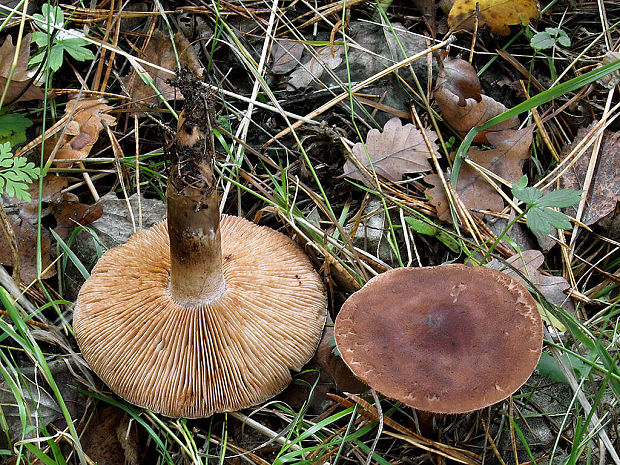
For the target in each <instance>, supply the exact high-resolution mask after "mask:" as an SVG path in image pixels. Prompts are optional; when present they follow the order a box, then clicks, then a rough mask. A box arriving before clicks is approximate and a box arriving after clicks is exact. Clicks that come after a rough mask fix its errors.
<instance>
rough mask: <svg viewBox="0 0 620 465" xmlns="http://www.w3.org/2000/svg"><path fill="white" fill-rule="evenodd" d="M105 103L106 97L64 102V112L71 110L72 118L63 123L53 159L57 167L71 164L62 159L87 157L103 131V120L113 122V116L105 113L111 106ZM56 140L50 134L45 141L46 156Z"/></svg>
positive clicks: (114, 122) (111, 124) (110, 124)
mask: <svg viewBox="0 0 620 465" xmlns="http://www.w3.org/2000/svg"><path fill="white" fill-rule="evenodd" d="M106 103H107V101H106V100H99V99H82V100H79V101H76V100H75V99H73V100H70V101H69V102H67V107H66V109H65V115H70V114H71V113H72V112H73V117H72V119H71V120H69V121H68V122H67V123H66V130H65V134H64V136H63V141H62V143H61V146H60V148H59V149H58V151H57V152H56V156H55V158H54V164H55V165H56V166H59V167H62V168H67V167H69V166H71V163H63V162H62V160H64V159H79V158H86V157H88V155H89V153H90V151H91V149H92V148H93V146H94V145H95V142H97V140H98V139H99V133H100V132H101V131H102V130H103V122H104V121H105V122H106V124H107V125H108V126H114V125H115V124H116V118H115V117H114V116H112V115H109V114H108V113H107V112H108V111H110V110H111V109H112V107H110V106H108V105H106ZM74 107H75V111H74ZM50 129H54V132H57V131H58V128H50ZM46 138H47V137H46ZM56 141H57V138H56V137H55V136H53V137H50V138H49V140H48V141H47V142H46V144H45V155H46V157H47V156H49V155H50V154H51V153H52V150H53V149H54V147H55V146H56Z"/></svg>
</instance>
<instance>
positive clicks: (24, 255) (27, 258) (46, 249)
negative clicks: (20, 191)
mask: <svg viewBox="0 0 620 465" xmlns="http://www.w3.org/2000/svg"><path fill="white" fill-rule="evenodd" d="M29 210H30V211H32V208H30V209H29ZM8 218H9V223H11V227H12V228H13V233H14V234H15V237H16V238H17V251H18V254H19V274H20V279H21V281H23V282H25V283H31V282H33V281H35V280H36V279H37V224H36V221H35V222H32V221H31V219H29V218H24V217H22V216H20V215H18V214H13V215H9V216H8ZM51 247H52V241H51V235H50V234H49V231H48V230H47V229H45V228H41V269H42V270H45V269H46V268H47V267H48V266H49V265H50V264H51V263H52V260H51V257H50V250H51ZM0 263H2V264H3V265H9V266H13V254H12V252H11V248H10V247H9V245H8V239H7V238H6V237H5V235H4V232H3V231H2V230H1V229H0ZM55 274H56V270H55V269H54V268H53V267H52V268H51V269H50V270H49V271H48V272H47V273H44V274H43V275H42V276H41V277H42V278H44V279H45V278H51V277H52V276H54V275H55Z"/></svg>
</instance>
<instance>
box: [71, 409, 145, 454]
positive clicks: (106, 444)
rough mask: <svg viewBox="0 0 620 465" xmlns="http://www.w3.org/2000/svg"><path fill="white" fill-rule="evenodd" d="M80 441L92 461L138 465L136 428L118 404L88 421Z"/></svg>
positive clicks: (99, 412)
mask: <svg viewBox="0 0 620 465" xmlns="http://www.w3.org/2000/svg"><path fill="white" fill-rule="evenodd" d="M81 443H82V445H83V447H84V453H85V454H86V455H87V456H88V457H89V458H90V459H91V460H92V461H93V463H99V464H105V465H138V463H139V461H140V460H139V459H140V450H139V439H138V430H137V428H136V423H135V422H130V421H129V415H128V414H126V413H125V412H123V411H122V410H121V409H119V408H118V407H112V406H111V407H106V408H104V409H103V410H100V411H98V412H97V413H96V414H95V418H93V421H91V422H90V423H89V424H88V428H87V429H86V431H85V432H84V435H83V437H82V440H81Z"/></svg>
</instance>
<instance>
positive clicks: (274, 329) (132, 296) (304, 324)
mask: <svg viewBox="0 0 620 465" xmlns="http://www.w3.org/2000/svg"><path fill="white" fill-rule="evenodd" d="M220 224H221V231H222V262H223V266H222V268H223V274H224V280H225V283H226V291H225V293H224V295H223V296H222V297H221V298H220V299H219V300H218V301H216V302H213V303H211V304H208V305H204V306H202V307H194V308H186V307H183V306H181V305H178V304H176V303H175V302H173V301H172V300H171V299H170V296H169V282H170V276H169V274H170V251H169V240H168V232H167V224H166V222H165V221H163V222H161V223H158V224H157V225H155V226H154V227H153V228H151V229H149V230H145V231H140V232H138V233H136V234H134V235H133V236H132V237H131V238H130V240H129V241H128V242H127V243H125V244H123V245H121V246H119V247H116V248H113V249H110V250H109V251H107V252H106V253H105V254H104V255H103V256H102V257H101V259H100V260H99V262H98V263H97V265H96V266H95V268H94V269H93V272H92V275H91V277H90V278H89V279H88V280H87V281H86V283H85V284H84V286H83V287H82V289H81V291H80V294H79V296H78V300H77V304H76V307H75V314H74V320H73V327H74V329H75V333H76V338H77V341H78V344H79V346H80V349H81V350H82V353H83V355H84V357H85V358H86V360H87V362H88V363H89V365H90V366H91V368H92V369H93V370H94V371H95V373H97V375H99V376H100V377H101V379H102V380H103V381H105V383H106V384H107V385H108V386H109V387H110V388H111V389H112V390H113V391H114V392H116V393H117V394H118V395H120V396H121V397H123V398H124V399H126V400H128V401H129V402H131V403H134V404H136V405H139V406H141V407H146V408H149V409H151V410H153V411H155V412H159V413H162V414H164V415H167V416H172V417H179V416H183V417H187V418H197V417H206V416H209V415H211V414H213V413H215V412H224V411H234V410H239V409H242V408H246V407H249V406H252V405H256V404H258V403H260V402H262V401H264V400H266V399H268V398H270V397H272V396H274V395H276V394H278V393H279V392H280V391H282V390H283V389H284V388H285V387H286V385H287V384H288V383H289V382H290V381H291V373H290V370H300V369H301V367H302V366H303V365H304V364H305V363H306V362H307V361H308V360H309V359H310V358H311V357H312V355H313V354H314V351H315V350H316V347H317V344H318V342H319V340H320V337H321V332H322V329H323V325H324V322H325V317H326V306H327V304H326V298H325V293H324V288H323V284H322V282H321V280H320V278H319V276H318V275H317V274H316V272H315V271H314V269H313V268H312V265H311V263H310V261H309V260H308V258H307V257H306V256H305V254H304V253H303V251H302V250H301V249H300V248H299V247H298V246H297V245H296V244H295V243H293V242H292V241H291V240H290V239H289V238H288V237H286V236H284V235H283V234H280V233H278V232H276V231H274V230H272V229H269V228H265V227H262V226H257V225H255V224H253V223H250V222H249V221H247V220H245V219H243V218H238V217H232V216H226V215H223V216H222V219H221V223H220Z"/></svg>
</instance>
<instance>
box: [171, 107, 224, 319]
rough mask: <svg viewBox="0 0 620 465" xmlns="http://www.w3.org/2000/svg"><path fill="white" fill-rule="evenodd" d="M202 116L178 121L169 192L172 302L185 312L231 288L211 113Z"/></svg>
mask: <svg viewBox="0 0 620 465" xmlns="http://www.w3.org/2000/svg"><path fill="white" fill-rule="evenodd" d="M197 113H201V114H202V115H205V110H204V109H203V111H202V112H191V113H189V116H186V115H185V114H184V113H181V115H180V116H179V123H178V130H177V140H176V142H175V143H174V145H173V147H172V152H173V153H172V154H171V155H172V157H171V158H172V160H173V166H172V168H171V170H170V173H169V175H168V190H167V192H166V197H167V199H168V234H169V235H170V262H171V263H170V265H171V267H170V297H171V298H172V300H173V301H174V302H176V303H177V304H179V305H182V306H184V307H199V306H203V305H206V304H209V303H211V302H214V301H216V300H218V299H219V298H220V297H221V296H222V294H223V293H224V290H225V288H226V285H225V283H224V276H223V274H222V247H221V235H220V212H219V205H218V204H219V202H218V196H217V189H216V181H215V176H214V175H213V167H212V158H213V153H214V148H213V140H212V133H211V127H210V121H209V120H210V118H209V116H208V112H206V113H207V115H206V118H196V116H197V115H196V114H197Z"/></svg>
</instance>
